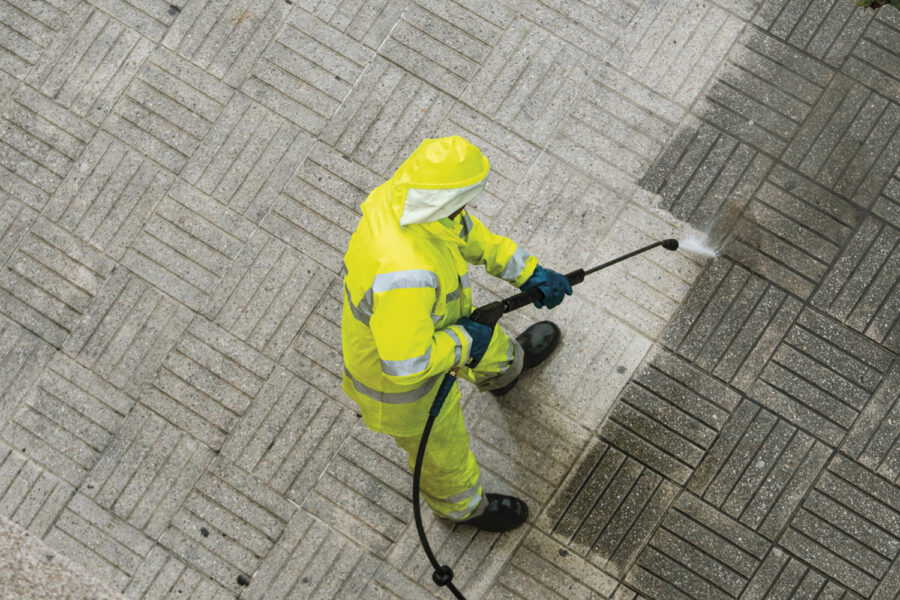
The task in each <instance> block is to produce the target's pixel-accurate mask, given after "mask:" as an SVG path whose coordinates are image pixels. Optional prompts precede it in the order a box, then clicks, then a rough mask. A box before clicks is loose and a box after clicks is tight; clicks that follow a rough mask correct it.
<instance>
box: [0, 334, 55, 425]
mask: <svg viewBox="0 0 900 600" xmlns="http://www.w3.org/2000/svg"><path fill="white" fill-rule="evenodd" d="M53 353H54V349H53V347H52V346H51V345H49V344H48V343H47V342H45V341H43V340H42V339H41V338H39V337H37V336H36V335H34V334H33V333H31V332H29V331H28V330H26V329H23V328H22V327H21V326H19V325H17V324H16V323H13V322H12V321H9V320H8V319H6V318H3V317H0V364H2V365H3V370H2V372H0V427H2V424H4V423H6V421H7V419H9V417H11V416H12V414H13V412H14V411H15V409H16V407H17V406H18V404H19V403H20V402H21V401H22V400H23V399H24V398H25V394H27V393H28V390H29V389H30V388H31V385H32V384H33V383H34V382H35V380H37V378H38V377H39V376H40V374H41V372H43V370H44V367H45V366H46V365H47V362H48V361H49V360H50V358H51V357H52V356H53Z"/></svg>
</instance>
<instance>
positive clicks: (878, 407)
mask: <svg viewBox="0 0 900 600" xmlns="http://www.w3.org/2000/svg"><path fill="white" fill-rule="evenodd" d="M898 409H900V363H895V364H894V366H893V367H892V368H891V371H890V373H889V374H888V375H887V377H885V379H884V381H883V382H882V383H881V385H880V386H879V388H878V389H877V390H876V391H875V393H874V394H873V395H872V397H871V399H870V400H869V401H868V403H867V404H866V407H865V409H864V410H863V411H862V414H861V415H860V416H859V419H857V421H856V424H854V426H853V429H852V430H851V431H850V434H849V435H848V436H847V438H846V440H845V441H844V444H843V446H841V451H842V452H844V453H845V454H847V455H849V456H851V457H853V458H854V459H856V460H857V461H859V462H860V463H862V464H863V465H865V466H866V467H868V468H869V469H871V470H873V471H875V472H877V473H879V474H880V475H882V476H883V477H886V478H888V479H890V480H891V481H893V482H894V483H895V484H900V440H898V434H897V425H896V423H897V419H898V416H897V411H898Z"/></svg>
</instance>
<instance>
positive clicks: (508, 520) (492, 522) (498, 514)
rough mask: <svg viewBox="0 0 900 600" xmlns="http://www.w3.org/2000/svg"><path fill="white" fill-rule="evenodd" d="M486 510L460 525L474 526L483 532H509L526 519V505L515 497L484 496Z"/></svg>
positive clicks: (500, 495) (461, 522)
mask: <svg viewBox="0 0 900 600" xmlns="http://www.w3.org/2000/svg"><path fill="white" fill-rule="evenodd" d="M482 502H487V503H488V505H487V508H485V509H484V512H483V513H481V514H480V515H478V516H477V517H475V518H472V519H468V520H467V521H460V525H474V526H475V527H478V528H479V529H482V530H484V531H511V530H513V529H515V528H516V527H518V526H519V525H521V524H522V523H524V522H525V521H526V520H527V519H528V505H527V504H525V501H524V500H519V499H518V498H516V497H515V496H504V495H503V494H485V495H484V500H482Z"/></svg>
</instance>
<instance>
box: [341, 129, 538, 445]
mask: <svg viewBox="0 0 900 600" xmlns="http://www.w3.org/2000/svg"><path fill="white" fill-rule="evenodd" d="M489 169H490V165H489V163H488V160H487V158H485V157H484V155H482V153H481V151H480V150H479V149H478V148H476V147H475V146H473V145H472V144H470V143H469V142H467V141H466V140H464V139H463V138H461V137H458V136H453V137H448V138H439V139H426V140H424V141H423V142H422V143H421V144H420V145H419V147H418V148H417V149H416V150H415V151H414V152H413V153H412V154H411V155H410V156H409V158H408V159H407V160H406V161H405V162H404V163H403V164H402V165H400V167H399V168H398V169H397V171H396V172H395V173H394V174H393V176H392V177H391V178H390V179H389V180H388V181H386V182H385V183H383V184H381V185H379V186H378V187H376V188H375V189H374V190H373V191H372V192H371V193H370V194H369V197H368V198H367V199H366V201H365V202H364V203H363V205H362V212H363V216H362V219H361V220H360V222H359V225H358V226H357V228H356V231H355V232H354V234H353V236H352V237H351V238H350V244H349V247H348V249H347V253H346V255H345V256H344V264H345V265H346V267H347V276H346V277H345V279H344V308H343V315H342V323H341V341H342V347H343V355H344V379H343V389H344V392H345V393H346V394H347V395H348V396H349V397H350V398H351V399H353V400H354V401H355V402H356V403H357V404H358V405H359V407H360V410H361V412H362V418H363V420H364V421H365V423H366V425H367V426H368V427H369V428H370V429H372V430H374V431H379V432H383V433H387V434H390V435H417V434H420V433H421V432H422V429H423V427H424V425H425V420H426V418H427V416H428V409H429V408H430V407H431V402H432V400H433V399H434V396H435V394H436V392H437V388H438V385H439V383H440V381H441V379H442V377H443V375H444V374H445V373H447V371H449V370H450V369H451V368H453V367H454V366H462V365H464V364H465V363H466V362H467V361H468V358H469V350H470V345H471V339H470V337H469V335H468V334H467V333H466V331H465V329H464V328H463V327H461V326H459V325H454V323H456V321H457V320H458V319H459V318H460V317H462V316H468V315H469V314H471V312H472V287H471V285H470V283H469V275H468V266H467V262H468V263H471V264H481V265H485V267H486V268H487V271H488V273H490V274H492V275H495V276H498V277H502V278H503V279H505V280H507V281H509V282H510V283H511V284H512V285H514V286H516V287H519V286H520V285H522V284H523V283H524V282H525V280H527V279H528V278H529V277H530V276H531V274H532V273H533V272H534V269H535V267H536V266H537V263H538V260H537V258H536V257H534V256H532V255H530V254H528V253H527V252H525V251H523V250H521V249H519V248H518V247H517V245H516V244H515V242H513V241H512V240H510V239H508V238H505V237H502V236H499V235H495V234H493V233H491V232H490V231H489V230H488V229H487V227H485V226H484V224H482V223H481V222H480V221H479V220H478V219H476V218H475V217H473V216H472V215H470V214H468V213H467V212H465V211H463V212H462V213H461V214H460V215H459V216H457V217H456V218H455V219H453V220H452V221H451V220H450V219H448V218H447V217H449V215H451V214H452V213H454V212H455V211H457V210H458V209H460V208H462V207H463V206H465V205H466V204H467V203H468V202H470V201H471V200H472V199H474V198H475V197H477V195H478V194H479V193H480V192H481V191H482V189H483V187H484V183H485V178H486V177H487V174H488V171H489ZM451 394H455V396H456V398H458V395H459V390H458V388H457V387H456V386H454V388H453V391H452V392H451ZM453 399H455V398H449V399H448V401H452V400H453Z"/></svg>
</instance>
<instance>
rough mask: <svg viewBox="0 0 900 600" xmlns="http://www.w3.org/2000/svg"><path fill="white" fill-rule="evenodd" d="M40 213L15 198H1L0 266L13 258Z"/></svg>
mask: <svg viewBox="0 0 900 600" xmlns="http://www.w3.org/2000/svg"><path fill="white" fill-rule="evenodd" d="M37 217H38V213H37V212H36V211H35V210H33V209H32V208H31V207H29V206H26V205H25V204H22V203H21V202H19V201H18V200H16V199H14V198H9V197H6V198H0V264H4V265H5V264H6V261H7V260H8V259H9V257H10V256H12V253H13V252H15V250H16V248H18V246H19V244H20V243H21V242H22V239H23V238H24V237H25V236H26V235H27V234H28V230H29V229H30V228H31V226H32V225H33V224H34V221H35V219H37Z"/></svg>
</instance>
